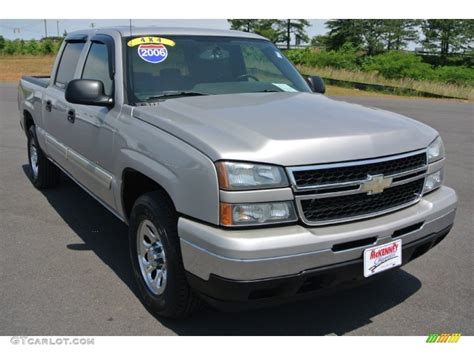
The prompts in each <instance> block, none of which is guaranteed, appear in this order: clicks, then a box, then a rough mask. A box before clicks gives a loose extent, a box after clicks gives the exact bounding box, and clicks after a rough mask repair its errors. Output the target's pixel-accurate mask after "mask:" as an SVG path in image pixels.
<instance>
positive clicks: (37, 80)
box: [21, 75, 50, 88]
mask: <svg viewBox="0 0 474 355" xmlns="http://www.w3.org/2000/svg"><path fill="white" fill-rule="evenodd" d="M21 79H22V80H24V81H27V82H30V83H32V84H35V85H38V86H41V87H43V88H46V87H48V85H49V80H50V76H44V75H42V76H41V75H40V76H22V77H21Z"/></svg>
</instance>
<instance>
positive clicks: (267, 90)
mask: <svg viewBox="0 0 474 355" xmlns="http://www.w3.org/2000/svg"><path fill="white" fill-rule="evenodd" d="M254 92H283V91H281V90H275V89H265V90H259V91H254Z"/></svg>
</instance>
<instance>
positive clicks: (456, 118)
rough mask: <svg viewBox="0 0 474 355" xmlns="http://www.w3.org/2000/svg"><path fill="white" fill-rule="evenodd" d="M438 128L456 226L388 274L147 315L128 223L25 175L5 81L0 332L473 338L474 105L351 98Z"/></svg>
mask: <svg viewBox="0 0 474 355" xmlns="http://www.w3.org/2000/svg"><path fill="white" fill-rule="evenodd" d="M338 99H341V100H346V101H353V102H357V103H360V104H363V105H368V106H374V107H378V108H383V109H388V110H391V111H395V112H398V113H401V114H405V115H407V116H410V117H413V118H415V119H417V120H420V121H422V122H424V123H427V124H429V125H431V126H433V127H434V128H436V129H437V130H438V131H439V132H440V133H441V135H442V137H443V139H444V141H445V144H446V150H447V157H448V164H447V173H446V184H447V185H449V186H452V187H454V188H455V189H456V190H457V192H458V194H459V198H460V202H459V210H458V215H457V219H456V222H455V226H454V229H453V230H452V232H451V233H450V235H449V236H448V237H447V238H446V239H445V240H444V241H443V242H442V243H441V244H440V245H439V246H437V247H436V248H435V249H433V250H432V251H431V252H429V253H428V254H425V255H424V256H422V257H420V258H419V259H417V260H415V261H413V262H412V263H410V264H409V265H407V266H405V267H403V268H402V269H399V270H396V271H394V272H391V273H389V274H388V275H386V277H384V278H381V279H379V280H376V281H374V282H372V283H369V284H366V285H363V286H360V287H358V288H355V289H350V290H345V291H341V292H339V293H336V294H332V295H328V296H322V297H319V298H316V299H312V300H310V301H305V302H300V303H294V304H289V305H283V306H278V307H273V308H268V309H261V310H253V311H247V312H243V313H220V312H216V311H214V310H212V309H204V310H203V311H201V312H200V313H198V314H196V315H195V316H194V317H193V318H191V319H188V320H185V321H179V322H178V321H169V320H163V319H156V318H154V317H153V316H151V315H150V314H149V313H148V312H147V311H146V310H145V309H144V307H143V306H142V304H141V303H140V301H139V300H138V298H137V296H136V293H137V290H136V288H135V285H134V283H133V279H132V273H131V270H130V266H129V260H128V251H127V239H126V227H125V225H123V224H122V223H121V222H120V221H118V220H117V219H116V218H115V217H114V216H112V215H111V214H110V213H109V212H107V211H106V210H105V209H104V208H103V207H102V206H101V205H100V204H99V203H97V202H95V201H94V200H93V199H92V198H91V197H89V195H87V194H86V193H85V192H83V191H82V190H81V189H80V188H79V187H78V186H77V185H75V184H74V183H73V182H71V181H70V180H68V179H67V178H64V179H63V182H62V184H61V186H60V187H59V188H57V189H54V190H48V191H44V192H40V191H38V190H36V189H35V188H34V187H33V185H32V184H31V183H30V181H29V179H28V173H29V172H28V167H27V165H26V164H27V153H26V139H25V136H24V134H23V132H22V131H21V129H20V126H19V119H18V111H17V103H16V87H15V85H10V84H0V335H20V334H29V335H172V334H180V335H205V334H209V335H220V334H235V335H237V334H239V335H249V334H261V335H283V334H288V335H326V334H338V335H342V334H350V335H427V334H428V333H432V332H437V331H439V332H460V333H462V334H463V335H474V320H473V319H474V317H473V314H474V312H473V310H474V309H473V299H474V283H473V281H474V280H473V271H474V270H473V266H474V265H473V255H474V250H473V245H474V243H473V233H472V232H473V230H474V229H473V212H474V211H473V201H474V199H473V193H474V191H473V177H474V175H473V165H474V156H473V153H474V151H473V147H474V145H473V128H474V105H473V104H472V103H463V102H452V101H443V100H429V99H422V100H417V99H412V98H408V99H404V98H378V97H370V98H369V97H365V98H364V97H345V98H338Z"/></svg>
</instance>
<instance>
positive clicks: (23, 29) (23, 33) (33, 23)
mask: <svg viewBox="0 0 474 355" xmlns="http://www.w3.org/2000/svg"><path fill="white" fill-rule="evenodd" d="M325 21H326V20H309V22H310V24H311V26H310V27H309V28H308V29H307V33H308V35H309V36H310V37H312V36H315V35H319V34H324V33H326V32H327V30H326V28H325V26H324V23H325ZM124 25H125V26H128V25H129V20H128V19H122V20H92V19H87V20H46V27H47V33H48V36H57V35H58V32H59V35H62V34H63V33H64V30H66V31H67V32H68V33H69V32H72V31H75V30H81V29H84V28H90V27H91V26H95V27H107V26H124ZM132 25H133V26H152V25H153V26H176V27H205V28H212V29H229V24H228V22H227V20H170V19H166V20H132ZM44 27H45V26H44V20H2V19H0V35H1V36H3V37H4V38H8V39H16V38H20V39H33V38H34V39H40V38H42V37H44V35H45V28H44ZM58 29H59V31H58Z"/></svg>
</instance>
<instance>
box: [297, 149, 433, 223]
mask: <svg viewBox="0 0 474 355" xmlns="http://www.w3.org/2000/svg"><path fill="white" fill-rule="evenodd" d="M426 171H427V163H426V152H425V151H417V152H412V153H407V154H401V155H397V156H390V157H385V158H378V159H370V160H364V161H354V162H348V163H336V164H321V165H314V166H302V167H291V168H288V172H289V175H290V178H291V180H292V185H293V190H294V192H295V198H296V203H297V207H298V212H299V215H300V217H301V219H302V220H303V222H305V223H306V224H308V225H324V224H332V223H341V222H347V221H352V220H357V219H362V218H369V217H373V216H377V215H380V214H384V213H388V212H392V211H395V210H398V209H401V208H404V207H407V206H410V205H412V204H414V203H416V202H418V201H419V199H420V198H421V195H422V192H423V185H424V180H425V174H426Z"/></svg>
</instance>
